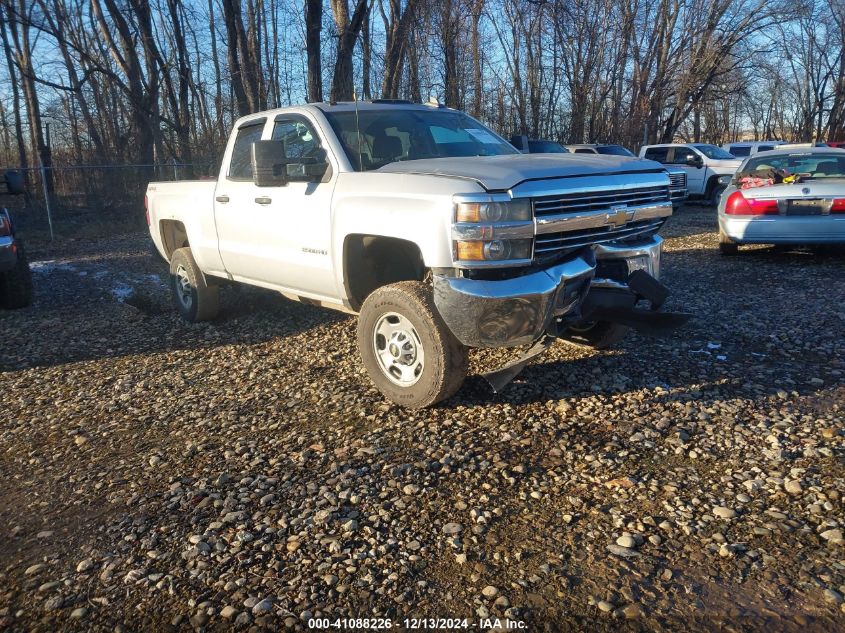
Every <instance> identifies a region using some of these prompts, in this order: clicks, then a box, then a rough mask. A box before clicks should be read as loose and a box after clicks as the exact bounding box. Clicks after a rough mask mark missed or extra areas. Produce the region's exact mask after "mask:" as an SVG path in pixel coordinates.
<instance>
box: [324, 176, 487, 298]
mask: <svg viewBox="0 0 845 633" xmlns="http://www.w3.org/2000/svg"><path fill="white" fill-rule="evenodd" d="M480 191H482V189H481V187H480V186H479V185H478V184H477V183H474V182H471V181H465V180H458V179H453V178H444V177H440V176H426V175H417V174H391V173H380V172H364V173H361V172H353V173H342V174H339V176H338V182H337V187H336V189H335V194H334V197H333V200H332V214H333V222H332V233H333V234H332V257H333V258H334V267H335V271H337V272H336V274H337V277H338V279H337V281H338V287H341V288H342V287H343V261H344V259H343V257H344V253H343V248H344V243H345V241H346V238H347V237H348V236H350V235H374V236H380V237H394V238H398V239H401V240H405V241H408V242H412V243H414V244H416V245H417V247H418V248H419V250H420V254H421V255H422V258H423V263H424V265H425V266H426V267H427V268H451V267H452V266H453V261H452V241H451V240H452V236H451V232H452V213H453V211H452V209H453V203H452V196H453V195H454V194H456V193H474V192H480Z"/></svg>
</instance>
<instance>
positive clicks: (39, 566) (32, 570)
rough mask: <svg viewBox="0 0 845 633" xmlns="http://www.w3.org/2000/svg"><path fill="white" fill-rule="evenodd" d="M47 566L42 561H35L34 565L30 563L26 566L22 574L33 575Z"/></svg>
mask: <svg viewBox="0 0 845 633" xmlns="http://www.w3.org/2000/svg"><path fill="white" fill-rule="evenodd" d="M46 568H47V565H45V564H44V563H35V564H34V565H30V566H29V567H27V568H26V571H24V572H23V574H24V576H34V575H35V574H37V573H38V572H40V571H42V570H44V569H46Z"/></svg>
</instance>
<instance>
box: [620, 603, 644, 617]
mask: <svg viewBox="0 0 845 633" xmlns="http://www.w3.org/2000/svg"><path fill="white" fill-rule="evenodd" d="M622 614H623V615H624V616H625V618H627V619H628V620H636V619H638V618H641V617H643V615H644V614H643V610H642V608H641V607H640V606H639V605H636V604H628V605H625V607H624V608H623V609H622Z"/></svg>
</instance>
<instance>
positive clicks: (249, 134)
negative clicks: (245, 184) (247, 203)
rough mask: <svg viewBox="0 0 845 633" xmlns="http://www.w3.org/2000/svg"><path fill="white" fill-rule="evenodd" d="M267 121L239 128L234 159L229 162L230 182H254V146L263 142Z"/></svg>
mask: <svg viewBox="0 0 845 633" xmlns="http://www.w3.org/2000/svg"><path fill="white" fill-rule="evenodd" d="M264 121H265V119H259V120H257V121H250V122H248V123H245V124H244V125H242V126H241V127H239V128H238V135H237V136H236V137H235V145H234V146H233V147H232V158H231V160H230V161H229V179H230V180H252V144H253V143H254V142H255V141H260V140H261V133H262V132H263V131H264Z"/></svg>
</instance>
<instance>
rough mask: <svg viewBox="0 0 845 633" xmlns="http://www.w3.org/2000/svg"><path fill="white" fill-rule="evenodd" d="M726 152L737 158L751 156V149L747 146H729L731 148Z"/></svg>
mask: <svg viewBox="0 0 845 633" xmlns="http://www.w3.org/2000/svg"><path fill="white" fill-rule="evenodd" d="M760 149H761V150H762V149H763V148H762V147H761V148H760ZM728 151H730V153H731V154H733V155H734V156H736V157H737V158H740V157H742V156H750V155H751V147H749V146H748V145H731V148H730V150H728Z"/></svg>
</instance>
